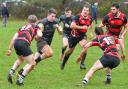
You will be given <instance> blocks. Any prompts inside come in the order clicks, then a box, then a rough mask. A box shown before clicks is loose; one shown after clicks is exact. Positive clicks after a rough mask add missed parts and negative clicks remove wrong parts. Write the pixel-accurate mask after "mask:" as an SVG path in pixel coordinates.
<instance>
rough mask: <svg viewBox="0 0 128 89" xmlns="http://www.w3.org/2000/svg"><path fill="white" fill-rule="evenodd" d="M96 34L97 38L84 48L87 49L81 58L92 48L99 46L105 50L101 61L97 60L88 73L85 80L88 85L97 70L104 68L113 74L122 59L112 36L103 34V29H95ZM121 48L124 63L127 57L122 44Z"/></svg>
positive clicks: (84, 82)
mask: <svg viewBox="0 0 128 89" xmlns="http://www.w3.org/2000/svg"><path fill="white" fill-rule="evenodd" d="M95 33H96V35H97V36H96V38H95V39H93V40H92V41H91V42H88V43H87V44H86V45H85V47H84V48H85V49H84V50H83V51H82V53H81V56H82V55H83V54H84V52H86V50H87V49H88V48H89V47H91V46H99V47H100V48H101V49H102V50H103V52H104V54H103V55H102V57H101V58H100V59H99V60H97V61H96V62H95V63H94V65H93V66H92V67H91V69H90V70H89V71H88V72H87V73H86V75H85V77H84V80H83V84H87V83H88V81H89V80H90V79H91V77H92V76H93V74H94V73H95V72H96V71H97V70H99V69H102V68H108V69H109V70H110V73H111V70H112V69H113V68H115V67H117V66H118V65H119V64H120V59H119V57H120V56H119V54H118V50H117V47H116V44H115V41H114V38H113V37H112V36H108V35H106V34H103V30H102V29H101V28H95ZM120 47H121V51H122V56H121V57H122V59H123V61H124V60H125V55H124V48H123V46H122V44H120ZM80 58H81V57H80Z"/></svg>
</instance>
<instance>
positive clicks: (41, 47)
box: [36, 39, 49, 53]
mask: <svg viewBox="0 0 128 89" xmlns="http://www.w3.org/2000/svg"><path fill="white" fill-rule="evenodd" d="M36 45H37V51H38V52H39V53H41V50H42V49H43V47H44V46H45V45H49V44H48V43H47V42H46V41H45V40H43V39H41V40H40V41H37V44H36Z"/></svg>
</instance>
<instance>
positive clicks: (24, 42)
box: [7, 15, 42, 85]
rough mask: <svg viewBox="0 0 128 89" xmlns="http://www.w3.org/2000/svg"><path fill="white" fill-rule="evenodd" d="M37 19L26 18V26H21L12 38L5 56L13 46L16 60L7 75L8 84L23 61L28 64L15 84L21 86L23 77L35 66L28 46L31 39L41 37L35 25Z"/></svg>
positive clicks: (32, 16) (8, 54)
mask: <svg viewBox="0 0 128 89" xmlns="http://www.w3.org/2000/svg"><path fill="white" fill-rule="evenodd" d="M36 21H37V17H36V16H35V15H29V16H28V24H27V25H24V26H22V27H21V28H20V29H19V31H18V32H17V33H16V34H15V35H14V37H13V38H12V40H11V42H10V44H9V48H8V50H7V56H10V55H11V54H12V49H13V46H14V48H15V51H16V54H17V56H18V59H17V60H16V61H15V63H14V65H13V67H12V68H11V70H10V71H9V74H8V77H7V79H8V82H9V83H11V84H12V83H13V81H12V76H13V75H14V73H15V70H16V69H17V68H18V67H19V66H20V65H21V64H22V63H23V61H24V60H26V61H27V62H28V66H27V67H26V68H24V71H23V72H22V73H21V75H20V76H19V78H18V80H17V82H16V84H17V85H23V79H24V78H25V76H26V75H27V74H28V73H29V72H30V71H31V70H32V69H33V67H34V66H35V64H36V63H35V61H34V56H33V53H32V50H31V48H30V44H31V42H32V40H33V38H34V37H35V36H36V37H37V39H38V38H39V37H41V36H42V31H41V30H40V29H39V27H38V26H36V25H35V23H36Z"/></svg>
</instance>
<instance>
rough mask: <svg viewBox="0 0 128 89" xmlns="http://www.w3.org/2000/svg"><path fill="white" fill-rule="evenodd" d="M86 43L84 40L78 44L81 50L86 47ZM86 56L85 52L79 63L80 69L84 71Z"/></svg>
mask: <svg viewBox="0 0 128 89" xmlns="http://www.w3.org/2000/svg"><path fill="white" fill-rule="evenodd" d="M86 43H87V40H86V39H82V40H81V41H80V42H79V44H80V45H81V47H82V48H84V46H85V45H86ZM86 56H87V52H86V51H85V52H84V53H83V55H82V60H81V63H80V69H86V67H85V63H84V62H85V59H86Z"/></svg>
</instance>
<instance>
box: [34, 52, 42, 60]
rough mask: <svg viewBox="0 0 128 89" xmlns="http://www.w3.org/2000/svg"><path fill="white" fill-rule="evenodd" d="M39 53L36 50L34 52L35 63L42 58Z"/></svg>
mask: <svg viewBox="0 0 128 89" xmlns="http://www.w3.org/2000/svg"><path fill="white" fill-rule="evenodd" d="M40 55H41V54H40V53H38V52H36V53H35V62H36V63H39V62H40V61H41V59H42V58H41V56H40Z"/></svg>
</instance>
